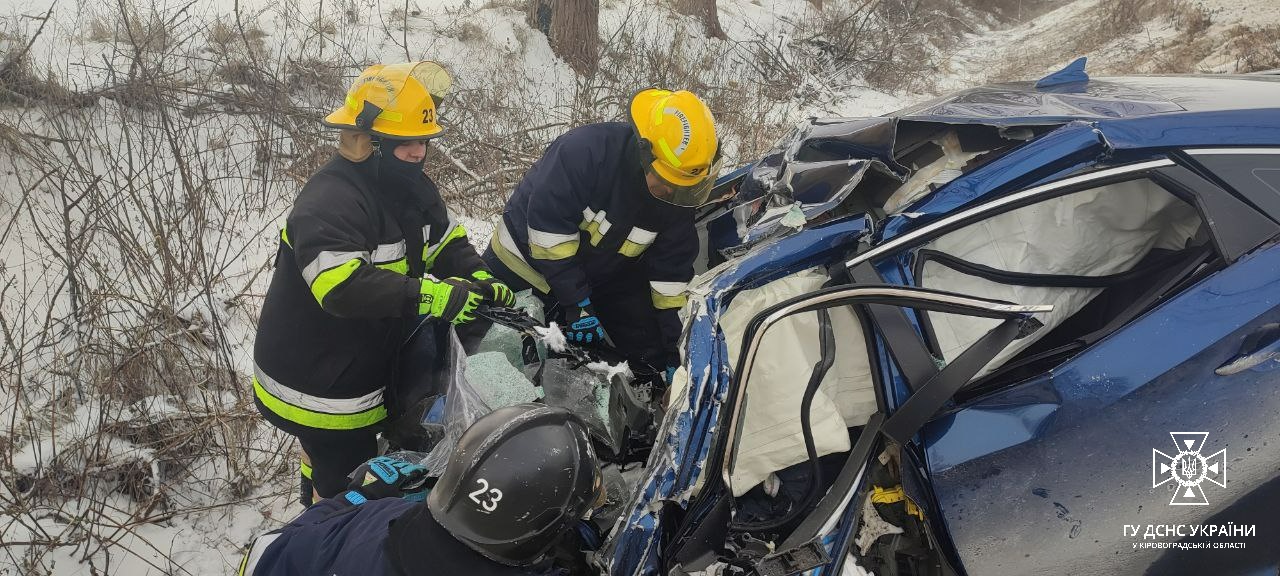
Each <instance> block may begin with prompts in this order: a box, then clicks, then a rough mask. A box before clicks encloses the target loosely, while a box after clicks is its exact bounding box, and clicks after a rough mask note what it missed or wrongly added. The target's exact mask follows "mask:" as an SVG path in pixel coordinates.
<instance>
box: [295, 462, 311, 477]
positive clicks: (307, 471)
mask: <svg viewBox="0 0 1280 576" xmlns="http://www.w3.org/2000/svg"><path fill="white" fill-rule="evenodd" d="M298 473H299V474H301V475H302V477H303V478H306V479H308V480H310V479H311V465H310V464H307V462H306V461H305V460H299V461H298Z"/></svg>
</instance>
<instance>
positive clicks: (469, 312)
mask: <svg viewBox="0 0 1280 576" xmlns="http://www.w3.org/2000/svg"><path fill="white" fill-rule="evenodd" d="M450 83H451V81H450V79H449V76H448V74H447V73H446V72H445V71H444V69H443V68H441V67H440V66H439V65H437V64H435V63H432V62H409V63H402V64H392V65H375V66H371V67H369V68H368V69H366V70H365V71H364V72H363V73H361V74H360V76H359V77H357V78H356V80H355V82H354V83H352V85H351V88H350V90H349V91H348V92H347V96H346V102H345V104H344V105H342V106H341V107H339V108H338V109H337V110H335V111H334V112H333V113H332V114H329V115H328V116H327V117H326V118H325V119H324V123H325V125H327V126H329V127H332V128H337V129H338V130H340V134H339V137H338V141H339V148H338V154H337V155H336V156H335V157H334V158H333V159H332V160H330V161H329V162H328V163H327V164H325V165H324V166H323V167H322V168H320V170H319V171H318V172H316V173H315V174H314V175H313V176H312V177H311V179H310V180H308V181H307V183H306V185H305V186H303V188H302V191H301V192H300V193H299V194H298V197H297V199H295V200H294V204H293V208H292V210H291V211H290V212H289V215H288V217H287V219H286V221H285V227H284V228H283V229H281V231H280V243H279V250H278V252H277V255H276V266H275V273H274V275H273V277H272V279H271V285H270V288H269V289H268V290H267V296H266V301H265V303H264V304H263V308H262V317H261V320H260V322H259V326H258V334H257V338H256V341H255V343H254V378H253V394H254V400H255V404H257V407H258V411H259V412H261V413H262V415H263V416H264V417H265V418H266V419H267V421H269V422H270V423H271V424H273V425H275V426H276V427H278V428H280V429H281V430H283V431H285V432H287V433H289V434H292V435H294V436H296V437H297V438H298V440H299V443H300V444H301V445H302V450H303V464H302V466H301V476H302V485H303V486H302V491H301V494H300V498H301V499H302V501H303V503H304V504H309V503H310V502H309V501H310V500H311V497H310V495H311V494H312V489H311V488H313V489H314V493H315V494H318V495H319V496H321V497H329V496H333V495H335V494H337V493H339V492H341V491H342V490H343V489H344V488H345V487H346V483H347V480H346V475H347V473H349V472H350V471H351V470H353V469H355V468H356V467H357V466H359V465H360V464H361V463H362V462H364V461H366V460H368V459H369V458H372V457H373V456H375V455H376V451H377V440H376V435H377V432H378V428H379V427H378V425H379V423H380V422H382V421H383V420H384V419H386V417H387V408H386V406H385V405H384V399H383V393H384V389H385V388H386V387H387V386H388V384H389V383H392V382H395V379H396V376H397V374H396V372H397V371H396V369H395V366H396V364H397V360H398V358H397V352H398V350H399V346H400V343H401V340H402V338H403V336H404V334H406V333H407V332H408V331H409V328H410V327H412V326H416V325H417V324H418V322H419V321H420V320H423V319H425V320H426V321H430V322H435V323H452V324H454V325H463V324H465V323H467V322H469V321H471V320H473V319H474V311H475V309H476V307H477V306H478V305H480V304H482V303H485V302H494V303H498V304H502V305H510V304H512V303H514V300H515V298H514V295H513V294H512V292H511V290H509V289H508V288H507V287H506V285H504V284H503V283H501V282H500V281H498V280H497V279H495V278H494V277H493V276H492V275H491V274H490V273H489V271H488V269H487V268H486V266H485V265H484V262H483V261H482V260H481V259H480V257H479V255H478V254H477V253H476V251H475V248H474V247H472V246H471V244H470V243H469V242H468V240H467V231H466V229H465V228H463V226H462V225H461V224H459V223H458V222H457V221H456V220H455V219H454V218H452V217H451V216H450V214H449V212H448V211H447V210H446V209H445V206H444V202H443V201H442V200H441V198H440V193H439V191H438V190H437V188H436V186H435V184H434V183H433V182H432V181H431V180H430V179H429V178H427V177H426V175H425V174H423V161H424V159H425V157H426V151H427V145H428V141H429V140H431V139H432V138H436V137H438V136H439V135H440V133H441V128H440V126H439V124H438V123H437V118H436V104H437V101H436V98H439V97H440V96H441V95H443V94H444V92H445V91H446V90H447V89H448V87H449V85H450ZM308 486H311V488H308Z"/></svg>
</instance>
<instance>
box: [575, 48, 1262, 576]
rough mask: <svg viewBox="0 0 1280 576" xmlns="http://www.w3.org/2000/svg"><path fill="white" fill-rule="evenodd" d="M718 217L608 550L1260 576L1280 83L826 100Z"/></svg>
mask: <svg viewBox="0 0 1280 576" xmlns="http://www.w3.org/2000/svg"><path fill="white" fill-rule="evenodd" d="M722 186H723V187H724V188H722V189H725V190H734V191H735V196H734V197H733V199H732V200H730V201H728V202H727V203H726V204H724V205H721V206H714V207H711V208H708V209H707V210H705V213H704V214H703V225H704V227H705V229H706V234H705V238H706V240H707V244H708V249H707V250H705V256H706V264H707V265H708V266H709V267H710V269H709V270H708V271H707V272H705V273H704V274H702V275H701V276H700V277H699V278H698V279H697V280H696V281H695V283H694V285H693V292H692V297H691V303H690V305H689V307H688V309H686V313H687V315H688V318H687V327H686V335H685V339H684V343H683V346H684V348H683V354H684V361H683V364H684V365H683V366H682V368H681V369H680V370H679V371H678V373H677V376H676V378H675V382H674V383H673V384H672V386H671V387H670V388H669V389H668V390H667V391H666V394H665V396H666V398H665V399H660V400H655V401H656V402H661V403H662V406H661V407H660V408H659V410H658V412H659V413H661V414H663V415H662V416H661V420H660V422H661V423H660V425H659V426H658V429H657V438H656V441H655V443H654V446H653V449H652V451H651V453H650V454H649V456H648V459H647V464H646V466H645V467H644V470H643V473H642V474H640V476H639V478H638V479H637V480H636V482H637V484H636V486H635V488H634V492H633V496H632V497H631V499H630V501H629V502H626V503H625V508H624V510H623V511H622V513H621V517H620V518H619V519H618V520H617V522H616V523H615V524H614V528H613V530H612V531H611V534H610V535H609V539H608V541H607V542H606V544H605V547H604V549H603V550H602V551H601V552H600V554H599V556H598V558H597V562H598V564H599V565H600V567H601V568H602V569H603V570H605V571H607V573H609V574H614V575H624V576H633V575H640V574H662V575H680V574H708V575H710V574H761V575H788V574H823V575H849V574H869V573H874V574H876V575H878V576H883V575H944V574H969V575H990V574H1141V573H1147V574H1175V573H1189V574H1209V573H1212V574H1264V573H1265V574H1275V573H1276V570H1277V565H1280V547H1277V546H1276V545H1275V542H1276V540H1275V539H1276V536H1275V535H1276V530H1277V529H1280V521H1277V516H1276V510H1280V465H1278V464H1277V463H1280V369H1278V368H1280V246H1278V245H1277V239H1278V238H1280V223H1278V222H1280V77H1276V76H1264V75H1258V76H1214V77H1207V76H1151V77H1120V78H1094V79H1090V78H1088V77H1087V76H1085V75H1084V74H1083V73H1082V71H1080V70H1078V69H1077V70H1068V71H1064V73H1060V74H1057V75H1054V76H1051V77H1049V78H1046V79H1044V80H1041V81H1040V82H1038V83H1030V82H1028V83H1011V84H1001V85H994V86H987V87H982V88H977V89H972V90H968V91H965V92H961V93H959V94H955V95H952V96H947V97H944V98H940V99H937V100H934V101H931V102H927V103H924V104H921V105H919V106H915V107H912V108H909V109H906V110H902V111H900V112H897V113H895V114H891V115H888V116H884V117H877V118H858V119H843V118H842V119H827V120H813V121H810V122H808V123H807V124H805V125H804V126H802V127H800V128H798V129H797V130H796V131H795V132H794V133H793V134H791V135H790V136H788V137H787V138H785V139H783V141H781V143H780V144H779V145H778V147H777V149H776V150H774V151H773V152H772V153H770V154H768V155H767V156H766V157H765V158H763V159H762V160H761V161H760V162H758V163H756V164H754V165H753V166H750V167H748V168H747V169H745V170H741V171H739V172H738V173H735V174H733V175H731V177H729V178H727V179H725V181H724V182H722Z"/></svg>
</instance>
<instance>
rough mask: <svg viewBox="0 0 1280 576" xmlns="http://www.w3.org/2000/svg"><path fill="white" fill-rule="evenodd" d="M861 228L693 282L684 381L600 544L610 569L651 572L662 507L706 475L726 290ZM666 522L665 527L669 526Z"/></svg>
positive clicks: (819, 251)
mask: <svg viewBox="0 0 1280 576" xmlns="http://www.w3.org/2000/svg"><path fill="white" fill-rule="evenodd" d="M865 233H866V223H865V222H864V221H862V220H860V219H850V220H846V221H841V222H833V223H831V224H829V225H827V226H822V227H818V228H815V229H813V230H811V231H810V233H808V234H805V235H803V236H794V237H790V238H784V239H782V240H780V241H778V242H776V243H773V244H769V245H767V246H761V247H758V248H757V249H755V250H753V251H752V252H750V253H748V254H747V255H745V256H743V257H742V258H740V259H739V260H735V261H734V262H732V263H728V264H726V265H725V266H723V267H722V268H721V269H720V270H718V271H716V273H714V274H710V275H708V276H709V278H710V281H709V282H708V283H706V284H705V285H703V286H699V287H695V288H694V295H693V296H692V297H691V301H692V302H691V306H690V308H689V313H690V321H689V326H688V331H687V334H686V337H685V343H686V347H685V366H686V367H687V368H688V370H689V374H690V381H689V384H688V386H687V387H686V388H685V389H684V390H683V391H681V392H682V393H681V394H680V397H679V398H678V399H677V400H676V401H675V402H674V404H673V406H672V408H671V410H669V411H668V413H667V416H666V418H665V419H664V420H663V423H662V426H661V428H660V430H659V433H658V445H657V446H656V447H655V449H654V450H653V452H652V453H651V455H650V457H649V462H648V464H647V467H646V471H645V475H644V478H643V479H642V480H641V481H640V486H639V487H638V488H637V492H636V496H635V498H634V499H633V500H632V502H631V503H630V505H629V506H628V507H627V509H626V512H624V514H623V515H622V518H620V519H619V523H618V525H617V526H616V527H615V529H614V532H613V535H612V536H611V537H610V541H609V543H608V548H607V549H606V551H605V554H606V556H607V557H608V566H609V573H610V574H627V575H637V574H654V573H658V572H659V571H660V570H659V567H660V566H661V563H662V557H663V555H662V552H663V551H662V550H661V549H660V544H661V539H662V536H663V532H662V531H663V529H664V528H663V526H662V525H661V524H662V514H663V512H662V509H663V507H664V506H667V505H676V506H680V507H684V506H687V505H688V503H689V499H690V497H691V495H692V493H693V491H694V488H695V487H696V485H697V484H699V483H700V482H701V481H702V480H703V476H704V475H705V474H706V471H705V470H704V466H705V464H706V460H707V453H708V450H709V449H710V447H711V445H712V442H713V439H714V433H715V430H716V426H717V424H718V423H719V416H720V410H721V403H722V402H723V401H724V395H725V393H726V391H727V389H728V386H729V380H730V379H729V373H730V368H729V364H728V362H729V361H728V352H727V350H726V349H725V344H724V340H723V338H722V336H721V335H720V333H719V328H718V327H717V325H716V315H717V312H718V310H719V309H720V307H721V306H723V305H724V304H726V303H727V299H728V297H730V296H731V295H732V293H733V291H734V290H737V289H742V288H746V287H748V286H752V285H759V284H762V283H765V282H768V281H770V280H773V279H776V278H777V277H779V276H781V275H784V274H787V273H789V272H792V271H794V270H798V269H800V268H803V267H805V266H811V265H813V264H815V263H818V262H824V261H829V260H831V259H832V258H834V257H836V256H837V255H839V254H843V250H845V249H846V247H848V246H852V245H854V244H856V243H857V240H858V238H860V237H861V236H863V235H864V234H865ZM670 528H671V527H667V529H670Z"/></svg>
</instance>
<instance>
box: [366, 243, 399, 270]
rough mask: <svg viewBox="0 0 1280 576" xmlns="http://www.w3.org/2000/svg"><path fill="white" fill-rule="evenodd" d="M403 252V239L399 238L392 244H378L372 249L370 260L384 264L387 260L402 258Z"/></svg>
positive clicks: (392, 260)
mask: <svg viewBox="0 0 1280 576" xmlns="http://www.w3.org/2000/svg"><path fill="white" fill-rule="evenodd" d="M404 252H405V247H404V240H401V241H399V242H396V243H394V244H379V245H378V247H377V248H376V249H375V250H374V251H373V254H372V258H373V260H372V261H373V263H374V264H375V265H377V264H386V263H387V262H394V261H396V260H401V259H403V258H404Z"/></svg>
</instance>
